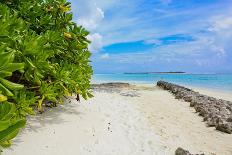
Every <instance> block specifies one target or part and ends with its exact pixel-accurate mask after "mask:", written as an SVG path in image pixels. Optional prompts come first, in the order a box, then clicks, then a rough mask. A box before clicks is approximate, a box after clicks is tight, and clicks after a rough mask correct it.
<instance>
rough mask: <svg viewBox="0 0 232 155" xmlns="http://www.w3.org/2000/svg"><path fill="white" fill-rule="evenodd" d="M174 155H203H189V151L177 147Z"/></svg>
mask: <svg viewBox="0 0 232 155" xmlns="http://www.w3.org/2000/svg"><path fill="white" fill-rule="evenodd" d="M175 155H205V154H204V153H202V154H191V153H190V152H189V151H187V150H184V149H183V148H181V147H178V148H177V149H176V151H175Z"/></svg>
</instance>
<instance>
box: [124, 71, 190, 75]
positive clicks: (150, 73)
mask: <svg viewBox="0 0 232 155" xmlns="http://www.w3.org/2000/svg"><path fill="white" fill-rule="evenodd" d="M185 73H186V72H179V71H178V72H138V73H123V74H185Z"/></svg>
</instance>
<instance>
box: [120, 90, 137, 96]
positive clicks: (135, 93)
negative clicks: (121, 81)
mask: <svg viewBox="0 0 232 155" xmlns="http://www.w3.org/2000/svg"><path fill="white" fill-rule="evenodd" d="M120 95H122V96H126V97H140V95H139V93H138V92H136V91H129V92H123V93H121V94H120Z"/></svg>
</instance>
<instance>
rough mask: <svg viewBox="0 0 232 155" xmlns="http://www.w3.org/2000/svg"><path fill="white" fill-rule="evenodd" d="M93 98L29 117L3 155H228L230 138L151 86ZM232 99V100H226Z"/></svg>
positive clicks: (183, 104)
mask: <svg viewBox="0 0 232 155" xmlns="http://www.w3.org/2000/svg"><path fill="white" fill-rule="evenodd" d="M123 92H124V93H126V94H128V92H129V94H131V92H132V94H137V95H139V97H128V96H122V95H120V93H117V92H114V93H107V92H96V93H95V94H94V95H95V97H94V98H92V99H90V100H88V101H83V100H82V102H81V103H78V102H76V101H75V99H71V103H69V101H68V100H67V103H66V105H64V106H59V107H57V108H53V109H51V110H50V111H47V112H46V113H44V114H42V115H39V116H37V117H34V118H31V120H30V121H28V124H27V127H26V128H25V129H24V130H23V131H22V133H21V134H20V136H18V137H17V138H16V139H15V142H14V144H13V146H12V147H11V148H10V149H8V150H5V151H4V154H6V155H88V154H91V155H116V154H117V155H142V154H144V155H145V154H146V155H173V154H174V151H175V150H176V149H177V147H183V148H185V149H188V150H190V151H191V152H193V153H200V152H204V153H206V154H209V155H231V154H232V145H231V143H232V135H229V134H225V133H222V132H220V131H216V130H215V129H214V128H208V127H206V124H205V123H204V122H202V118H201V117H199V116H198V115H197V114H196V113H195V112H194V109H193V108H190V107H189V103H186V102H182V101H178V100H176V99H174V97H173V96H172V95H171V94H170V93H168V92H167V91H163V90H161V89H158V88H155V87H149V88H148V87H146V88H145V87H143V88H140V89H138V90H123ZM230 99H232V97H231V98H230Z"/></svg>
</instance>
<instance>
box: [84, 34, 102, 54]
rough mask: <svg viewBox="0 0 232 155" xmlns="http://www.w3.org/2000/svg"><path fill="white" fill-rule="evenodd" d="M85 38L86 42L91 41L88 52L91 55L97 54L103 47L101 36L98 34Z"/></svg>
mask: <svg viewBox="0 0 232 155" xmlns="http://www.w3.org/2000/svg"><path fill="white" fill-rule="evenodd" d="M87 38H88V40H90V41H91V44H90V45H89V50H90V52H92V53H96V52H99V51H100V50H101V48H102V46H103V43H102V36H101V35H100V34H99V33H93V34H89V35H88V36H87Z"/></svg>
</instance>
